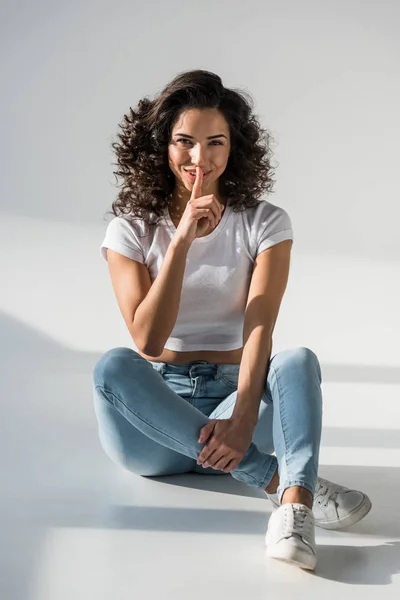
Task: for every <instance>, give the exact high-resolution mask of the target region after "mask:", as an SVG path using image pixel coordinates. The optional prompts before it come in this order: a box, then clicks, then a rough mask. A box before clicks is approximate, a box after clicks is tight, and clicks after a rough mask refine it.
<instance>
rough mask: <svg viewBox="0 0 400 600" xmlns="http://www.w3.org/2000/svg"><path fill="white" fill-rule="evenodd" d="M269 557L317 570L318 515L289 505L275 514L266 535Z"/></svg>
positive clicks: (294, 505)
mask: <svg viewBox="0 0 400 600" xmlns="http://www.w3.org/2000/svg"><path fill="white" fill-rule="evenodd" d="M265 543H266V545H267V556H269V557H270V558H276V559H278V560H284V561H286V562H289V563H291V564H293V565H296V566H298V567H301V568H302V569H311V570H313V569H315V565H316V564H317V554H316V549H315V533H314V515H313V512H312V510H311V509H310V508H308V506H305V505H304V504H298V503H290V502H286V503H285V504H282V505H281V506H279V508H277V509H276V510H274V512H273V513H272V515H271V516H270V518H269V522H268V529H267V533H266V534H265Z"/></svg>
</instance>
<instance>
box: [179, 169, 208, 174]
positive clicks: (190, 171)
mask: <svg viewBox="0 0 400 600" xmlns="http://www.w3.org/2000/svg"><path fill="white" fill-rule="evenodd" d="M185 171H186V173H190V175H196V169H194V170H192V169H185ZM209 173H210V171H203V175H208V174H209Z"/></svg>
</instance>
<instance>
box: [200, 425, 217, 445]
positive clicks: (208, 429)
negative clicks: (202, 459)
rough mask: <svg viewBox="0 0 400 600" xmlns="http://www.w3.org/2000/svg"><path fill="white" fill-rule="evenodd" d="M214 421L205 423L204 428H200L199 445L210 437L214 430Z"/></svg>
mask: <svg viewBox="0 0 400 600" xmlns="http://www.w3.org/2000/svg"><path fill="white" fill-rule="evenodd" d="M214 425H215V423H214V421H211V422H210V423H207V425H204V427H202V429H201V431H200V437H199V443H200V444H201V443H203V442H205V441H206V440H208V438H209V437H210V435H211V433H212V431H213V429H214Z"/></svg>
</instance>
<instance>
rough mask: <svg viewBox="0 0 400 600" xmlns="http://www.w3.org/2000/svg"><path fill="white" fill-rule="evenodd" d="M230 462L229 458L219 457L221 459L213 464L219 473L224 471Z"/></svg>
mask: <svg viewBox="0 0 400 600" xmlns="http://www.w3.org/2000/svg"><path fill="white" fill-rule="evenodd" d="M230 462H231V458H230V457H229V456H221V458H220V459H219V460H218V461H217V462H216V463H215V464H214V468H215V469H218V470H220V471H224V470H225V468H226V466H227V465H228V464H229V463H230Z"/></svg>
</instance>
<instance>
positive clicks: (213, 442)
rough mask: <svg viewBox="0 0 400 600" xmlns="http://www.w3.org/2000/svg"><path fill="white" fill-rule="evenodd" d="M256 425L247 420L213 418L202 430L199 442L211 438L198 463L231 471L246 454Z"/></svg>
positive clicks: (227, 471)
mask: <svg viewBox="0 0 400 600" xmlns="http://www.w3.org/2000/svg"><path fill="white" fill-rule="evenodd" d="M254 428H255V426H254V425H253V424H251V423H249V422H247V421H246V420H242V419H241V420H239V419H233V418H232V417H231V418H230V419H213V420H212V421H210V423H207V425H205V426H204V427H202V428H201V430H200V437H199V443H201V444H203V443H204V442H205V441H206V440H208V439H209V438H210V437H211V439H209V441H208V443H207V444H206V445H205V446H204V448H203V449H202V451H201V452H200V454H199V456H198V458H197V464H203V467H212V468H213V469H217V470H219V471H225V472H226V473H229V472H230V471H232V470H233V469H236V467H237V466H238V464H239V463H240V461H241V460H242V458H243V456H244V455H245V454H246V452H247V450H248V448H249V446H250V444H251V440H252V438H253V433H254Z"/></svg>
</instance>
